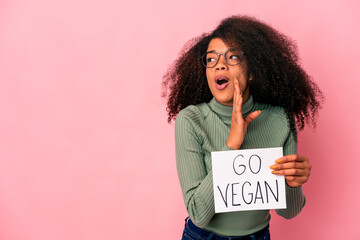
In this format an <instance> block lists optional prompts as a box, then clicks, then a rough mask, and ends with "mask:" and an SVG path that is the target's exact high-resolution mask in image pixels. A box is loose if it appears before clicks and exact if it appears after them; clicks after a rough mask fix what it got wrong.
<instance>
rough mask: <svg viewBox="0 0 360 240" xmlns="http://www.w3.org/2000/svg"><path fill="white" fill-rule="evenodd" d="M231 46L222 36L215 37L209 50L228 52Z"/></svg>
mask: <svg viewBox="0 0 360 240" xmlns="http://www.w3.org/2000/svg"><path fill="white" fill-rule="evenodd" d="M229 48H230V46H228V45H226V43H225V42H224V41H223V40H222V39H220V38H214V39H212V40H211V41H210V43H209V45H208V49H207V51H208V52H209V51H216V52H226V51H227V50H228V49H229Z"/></svg>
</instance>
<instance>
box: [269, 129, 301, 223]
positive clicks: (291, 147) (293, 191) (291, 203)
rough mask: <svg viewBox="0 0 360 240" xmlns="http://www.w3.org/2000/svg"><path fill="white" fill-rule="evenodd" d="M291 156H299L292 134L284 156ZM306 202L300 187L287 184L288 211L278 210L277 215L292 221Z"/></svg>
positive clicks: (287, 142) (285, 146)
mask: <svg viewBox="0 0 360 240" xmlns="http://www.w3.org/2000/svg"><path fill="white" fill-rule="evenodd" d="M290 154H297V143H296V141H295V139H294V137H293V135H292V134H291V133H290V134H289V136H288V138H287V140H286V142H285V145H284V156H286V155H290ZM305 202H306V199H305V195H304V193H303V191H302V188H301V186H300V187H296V188H293V187H289V186H288V185H287V184H286V206H287V208H286V209H276V213H277V214H278V215H280V216H282V217H284V218H286V219H290V218H293V217H295V216H296V215H298V214H299V213H300V212H301V210H302V208H303V207H304V205H305Z"/></svg>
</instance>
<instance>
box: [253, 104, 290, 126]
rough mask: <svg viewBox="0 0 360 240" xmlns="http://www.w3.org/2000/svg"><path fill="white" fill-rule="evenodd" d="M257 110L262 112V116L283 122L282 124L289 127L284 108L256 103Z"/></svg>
mask: <svg viewBox="0 0 360 240" xmlns="http://www.w3.org/2000/svg"><path fill="white" fill-rule="evenodd" d="M255 104H256V109H257V110H261V115H263V116H266V117H267V118H268V119H269V120H277V121H281V123H283V124H285V125H288V124H289V120H288V118H287V115H286V113H285V110H284V108H282V107H280V106H273V105H270V104H266V103H258V102H256V103H255Z"/></svg>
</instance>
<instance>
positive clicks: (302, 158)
mask: <svg viewBox="0 0 360 240" xmlns="http://www.w3.org/2000/svg"><path fill="white" fill-rule="evenodd" d="M293 161H297V162H308V161H309V160H308V158H307V157H305V156H302V155H298V154H292V155H286V156H283V157H281V158H279V159H277V160H276V161H275V163H286V162H293Z"/></svg>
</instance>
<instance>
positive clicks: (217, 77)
mask: <svg viewBox="0 0 360 240" xmlns="http://www.w3.org/2000/svg"><path fill="white" fill-rule="evenodd" d="M230 48H232V47H231V46H230V47H228V46H227V45H226V44H225V43H224V42H223V41H222V40H221V39H220V38H214V39H212V40H211V41H210V43H209V46H208V49H207V52H209V51H214V52H216V53H224V52H226V51H227V50H228V49H230ZM248 75H249V74H248V70H247V65H246V61H245V59H243V60H242V61H241V62H240V64H238V65H229V64H227V63H226V61H225V59H224V56H223V55H220V57H219V61H218V63H217V64H216V65H215V66H214V67H212V68H206V78H207V81H208V84H209V88H210V91H211V93H212V95H213V96H214V97H215V99H216V100H217V101H218V102H219V103H221V104H224V105H228V106H232V104H233V97H234V89H235V87H234V82H235V81H234V80H235V78H237V80H238V81H239V83H240V85H241V89H242V97H243V102H246V101H247V100H248V98H249V94H250V93H249V84H248V81H249V80H250V79H251V75H250V79H249V77H248Z"/></svg>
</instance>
